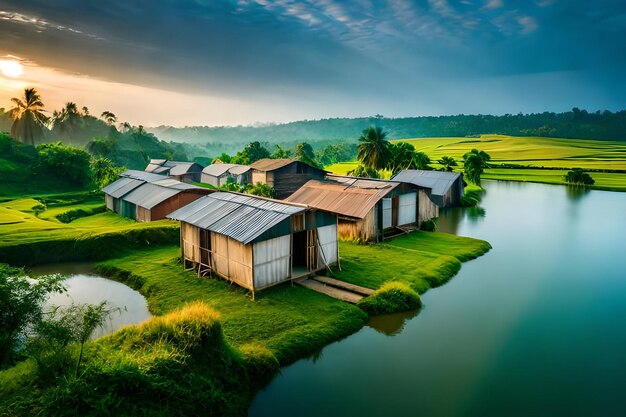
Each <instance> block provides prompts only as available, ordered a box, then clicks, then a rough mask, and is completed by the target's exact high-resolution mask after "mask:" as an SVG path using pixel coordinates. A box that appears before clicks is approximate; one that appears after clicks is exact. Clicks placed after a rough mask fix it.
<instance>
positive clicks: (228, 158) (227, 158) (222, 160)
mask: <svg viewBox="0 0 626 417" xmlns="http://www.w3.org/2000/svg"><path fill="white" fill-rule="evenodd" d="M232 159H233V158H232V157H231V156H230V155H228V154H227V153H224V152H222V154H221V155H220V156H218V157H217V158H213V160H212V161H211V163H212V164H220V163H221V164H230V163H231V161H232Z"/></svg>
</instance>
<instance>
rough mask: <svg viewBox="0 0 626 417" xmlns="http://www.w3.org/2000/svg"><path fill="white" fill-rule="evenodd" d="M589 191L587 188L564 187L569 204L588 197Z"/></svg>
mask: <svg viewBox="0 0 626 417" xmlns="http://www.w3.org/2000/svg"><path fill="white" fill-rule="evenodd" d="M590 191H591V190H590V189H589V188H587V187H577V186H575V185H568V186H566V187H565V193H566V194H567V197H568V199H569V201H570V202H572V203H577V202H579V201H580V200H582V199H583V198H584V197H585V196H587V195H589V192H590Z"/></svg>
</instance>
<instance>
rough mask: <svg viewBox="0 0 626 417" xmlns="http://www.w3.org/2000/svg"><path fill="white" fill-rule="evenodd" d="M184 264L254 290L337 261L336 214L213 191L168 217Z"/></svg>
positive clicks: (298, 205) (305, 273)
mask: <svg viewBox="0 0 626 417" xmlns="http://www.w3.org/2000/svg"><path fill="white" fill-rule="evenodd" d="M167 217H169V218H170V219H175V220H179V221H180V222H181V225H180V242H181V244H180V246H181V252H182V259H183V262H184V263H185V265H188V264H189V263H191V264H192V265H193V266H194V267H195V268H197V271H198V274H199V275H207V274H212V273H215V274H217V275H219V276H221V277H223V278H226V279H228V280H230V281H232V282H235V283H236V284H238V285H240V286H242V287H244V288H247V289H249V290H251V291H258V290H261V289H263V288H267V287H270V286H272V285H276V284H280V283H281V282H285V281H288V280H291V279H294V278H298V277H302V276H306V275H309V274H311V273H313V272H315V271H318V270H323V269H325V268H327V267H329V266H332V265H335V264H337V262H338V260H339V254H338V246H337V216H336V215H334V214H330V213H325V212H322V211H318V210H313V209H310V208H308V207H306V206H304V205H300V204H292V203H291V204H290V203H284V202H281V201H278V200H273V199H267V198H261V197H256V196H251V195H246V194H238V193H226V192H216V193H213V194H210V195H207V196H206V197H203V198H200V199H198V200H196V201H194V202H193V203H191V204H189V205H187V206H185V207H182V208H181V209H179V210H176V211H175V212H173V213H171V214H170V215H168V216H167Z"/></svg>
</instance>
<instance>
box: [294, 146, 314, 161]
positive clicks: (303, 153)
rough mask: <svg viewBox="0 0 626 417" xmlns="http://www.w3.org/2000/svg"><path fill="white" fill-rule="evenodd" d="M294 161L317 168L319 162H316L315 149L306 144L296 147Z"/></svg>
mask: <svg viewBox="0 0 626 417" xmlns="http://www.w3.org/2000/svg"><path fill="white" fill-rule="evenodd" d="M293 157H294V159H296V160H298V161H301V162H304V163H305V164H309V165H311V166H314V167H316V166H317V161H316V160H315V152H314V151H313V147H312V146H311V145H309V144H308V143H306V142H303V143H299V144H297V145H296V149H295V150H294V153H293Z"/></svg>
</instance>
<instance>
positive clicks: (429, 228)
mask: <svg viewBox="0 0 626 417" xmlns="http://www.w3.org/2000/svg"><path fill="white" fill-rule="evenodd" d="M437 220H438V218H437V217H433V218H432V219H428V220H424V221H423V222H422V224H420V230H423V231H425V232H434V231H436V230H437Z"/></svg>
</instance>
